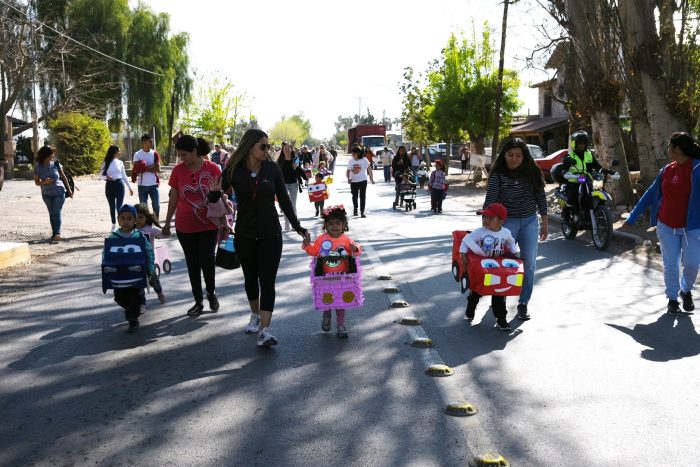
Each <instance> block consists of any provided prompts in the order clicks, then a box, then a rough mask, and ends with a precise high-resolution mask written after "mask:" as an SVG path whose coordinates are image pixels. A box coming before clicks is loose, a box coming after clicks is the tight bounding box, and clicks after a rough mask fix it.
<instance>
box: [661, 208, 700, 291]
mask: <svg viewBox="0 0 700 467" xmlns="http://www.w3.org/2000/svg"><path fill="white" fill-rule="evenodd" d="M656 235H657V236H658V237H659V243H660V244H661V258H662V259H663V262H664V285H665V286H666V298H668V299H669V300H678V292H680V291H683V292H690V291H691V290H692V289H693V284H695V279H696V278H697V277H698V266H699V265H700V229H694V230H685V229H683V228H681V229H674V228H672V227H669V226H667V225H666V224H664V223H663V222H661V221H657V225H656ZM681 264H682V265H683V273H682V274H681Z"/></svg>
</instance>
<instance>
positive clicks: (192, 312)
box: [187, 302, 204, 318]
mask: <svg viewBox="0 0 700 467" xmlns="http://www.w3.org/2000/svg"><path fill="white" fill-rule="evenodd" d="M203 311H204V305H202V303H201V302H195V304H194V306H193V307H192V308H190V309H189V310H187V316H191V317H193V318H196V317H197V316H199V315H201V314H202V312H203Z"/></svg>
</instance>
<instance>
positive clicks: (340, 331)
mask: <svg viewBox="0 0 700 467" xmlns="http://www.w3.org/2000/svg"><path fill="white" fill-rule="evenodd" d="M335 335H336V336H338V338H339V339H347V337H348V329H347V328H346V327H345V326H341V325H338V328H337V330H336V332H335Z"/></svg>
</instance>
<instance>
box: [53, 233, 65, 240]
mask: <svg viewBox="0 0 700 467" xmlns="http://www.w3.org/2000/svg"><path fill="white" fill-rule="evenodd" d="M61 240H63V239H62V238H61V236H60V235H58V234H56V235H54V236H53V241H54V242H60V241H61Z"/></svg>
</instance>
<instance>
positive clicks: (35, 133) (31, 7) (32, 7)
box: [27, 1, 39, 163]
mask: <svg viewBox="0 0 700 467" xmlns="http://www.w3.org/2000/svg"><path fill="white" fill-rule="evenodd" d="M27 10H28V11H29V13H30V15H31V17H30V18H31V19H30V23H31V24H30V28H31V33H32V109H31V112H32V151H33V152H34V161H36V155H37V152H38V151H39V115H38V111H37V108H36V62H37V59H36V56H37V53H36V36H35V34H34V32H35V29H36V24H35V20H36V14H37V8H36V2H35V1H33V2H31V3H29V4H28V5H27ZM35 163H36V162H35Z"/></svg>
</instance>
